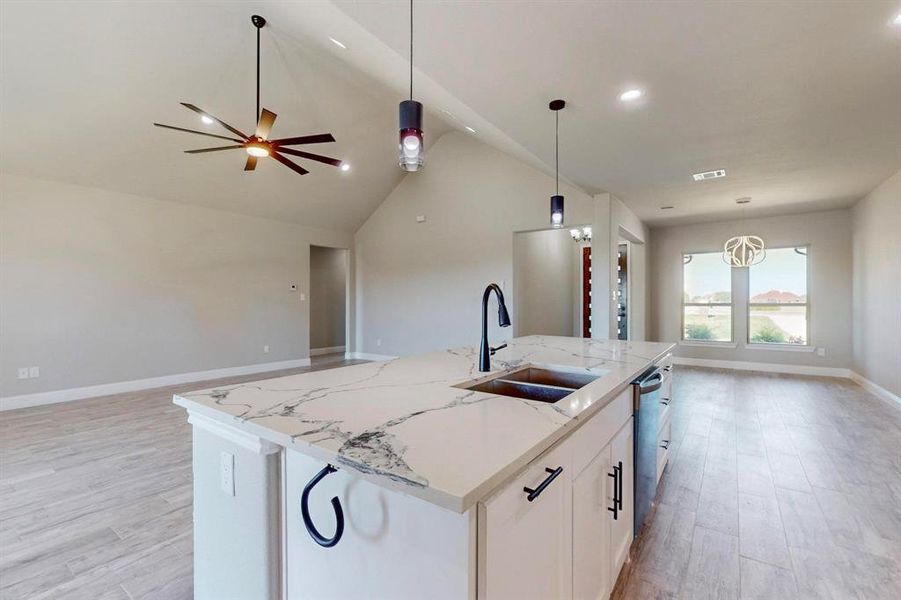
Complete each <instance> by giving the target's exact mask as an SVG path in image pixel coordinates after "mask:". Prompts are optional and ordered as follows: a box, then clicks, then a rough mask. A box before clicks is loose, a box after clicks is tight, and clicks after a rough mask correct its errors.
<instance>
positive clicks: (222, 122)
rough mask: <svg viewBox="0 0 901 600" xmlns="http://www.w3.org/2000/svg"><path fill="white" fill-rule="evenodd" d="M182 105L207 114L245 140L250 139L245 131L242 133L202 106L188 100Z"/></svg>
mask: <svg viewBox="0 0 901 600" xmlns="http://www.w3.org/2000/svg"><path fill="white" fill-rule="evenodd" d="M181 105H182V106H184V107H185V108H187V109H189V110H193V111H194V112H196V113H197V114H199V115H206V116H208V117H209V118H211V119H212V120H214V121H216V122H217V123H219V124H220V125H222V126H223V127H225V128H226V129H228V130H229V131H231V132H232V133H234V134H235V135H236V136H238V137H240V138H243V139H245V140H246V139H248V137H247V136H246V135H244V134H243V133H241V132H240V131H238V130H237V129H235V128H234V127H232V126H231V125H229V124H228V123H226V122H225V121H223V120H221V119H217V118H216V117H214V116H213V115H211V114H210V113H208V112H207V111H205V110H203V109H202V108H197V107H196V106H194V105H193V104H188V103H187V102H182V103H181Z"/></svg>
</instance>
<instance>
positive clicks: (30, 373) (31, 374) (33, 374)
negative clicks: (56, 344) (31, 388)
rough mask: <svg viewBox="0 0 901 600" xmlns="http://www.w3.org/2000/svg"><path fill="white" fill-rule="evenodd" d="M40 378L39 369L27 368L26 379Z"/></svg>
mask: <svg viewBox="0 0 901 600" xmlns="http://www.w3.org/2000/svg"><path fill="white" fill-rule="evenodd" d="M40 376H41V369H40V368H39V367H29V368H28V378H29V379H36V378H38V377H40Z"/></svg>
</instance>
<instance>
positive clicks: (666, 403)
mask: <svg viewBox="0 0 901 600" xmlns="http://www.w3.org/2000/svg"><path fill="white" fill-rule="evenodd" d="M670 402H672V400H670V399H669V398H661V399H660V404H662V405H663V406H669V403H670Z"/></svg>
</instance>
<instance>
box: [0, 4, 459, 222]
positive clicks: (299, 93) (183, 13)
mask: <svg viewBox="0 0 901 600" xmlns="http://www.w3.org/2000/svg"><path fill="white" fill-rule="evenodd" d="M299 8H302V5H298V4H295V5H293V6H292V5H286V4H284V3H278V2H272V3H247V2H215V3H211V2H203V3H201V2H15V3H13V2H3V3H2V8H0V10H2V13H0V22H2V30H0V38H2V42H0V44H2V46H0V81H2V96H0V102H2V104H0V106H2V110H0V130H2V136H0V137H2V140H0V169H2V170H3V171H5V172H11V173H18V174H25V175H32V176H36V177H43V178H49V179H55V180H61V181H67V182H72V183H78V184H82V185H90V186H96V187H101V188H105V189H112V190H116V191H122V192H128V193H134V194H141V195H146V196H151V197H155V198H162V199H167V200H174V201H179V202H186V203H193V204H200V205H205V206H210V207H215V208H220V209H224V210H230V211H234V212H240V213H244V214H251V215H257V216H263V217H270V218H277V219H282V220H287V221H293V222H297V223H301V224H307V225H311V226H316V227H323V228H330V229H338V230H344V231H354V230H356V229H357V228H358V227H359V226H360V225H361V224H362V223H363V221H365V219H366V218H367V217H368V216H369V215H370V214H371V213H372V211H373V210H375V208H376V207H377V206H378V204H379V203H380V202H381V201H382V200H384V198H385V196H387V194H388V193H389V192H390V191H391V190H392V189H393V188H394V187H395V186H396V185H397V183H398V181H399V180H400V178H401V177H402V176H403V175H402V172H401V171H400V169H399V168H398V167H397V161H396V152H397V150H396V148H397V103H398V102H399V101H400V100H402V99H403V97H402V95H401V94H399V93H398V92H396V91H395V90H393V89H392V88H391V87H389V86H387V85H385V84H384V83H382V82H380V81H378V80H377V79H375V78H373V77H371V76H369V75H367V74H365V73H364V72H362V71H360V70H359V69H357V68H356V67H353V66H351V65H350V64H349V63H347V62H346V61H343V60H341V59H340V57H339V56H338V55H336V54H335V53H334V52H330V51H329V50H328V48H326V47H324V46H323V44H327V45H331V43H330V42H328V40H327V37H325V38H323V36H317V37H316V38H315V39H312V38H311V37H310V36H309V35H308V34H307V33H306V32H304V31H303V30H302V28H299V27H296V26H294V22H293V19H296V18H302V17H303V14H302V12H301V11H298V10H297V9H299ZM256 11H259V12H260V13H261V14H263V15H264V16H266V17H267V18H269V20H270V24H271V26H269V27H267V28H265V29H264V30H263V36H262V49H263V52H262V64H263V68H262V105H263V107H266V108H269V109H270V110H273V111H274V112H276V113H277V114H278V119H277V120H276V122H275V126H274V128H273V136H274V137H287V136H294V135H303V134H312V133H322V132H332V133H333V134H334V136H335V138H336V139H337V142H336V143H332V144H320V145H316V146H306V148H309V149H310V151H312V152H316V153H321V154H325V155H328V156H333V157H336V158H340V159H343V160H346V161H348V162H349V163H350V164H351V166H352V169H351V171H350V172H348V173H342V172H341V171H339V170H338V169H336V168H334V167H330V166H327V165H323V164H320V163H316V162H312V163H311V162H308V161H302V160H299V159H296V160H298V162H300V164H302V165H303V166H304V167H305V168H307V169H308V170H309V171H310V173H309V174H307V175H304V176H299V175H297V174H295V173H294V172H292V171H290V170H289V169H287V168H286V167H284V166H282V165H279V164H278V163H276V162H275V161H272V160H261V161H260V164H259V166H258V167H257V170H256V171H255V172H252V173H245V172H244V171H243V165H244V160H245V159H246V154H245V153H244V152H243V151H241V150H232V151H225V152H216V153H211V154H204V155H188V154H184V153H183V152H182V150H186V149H191V148H204V147H213V146H221V145H227V144H228V142H225V141H220V140H216V139H213V138H204V137H201V136H195V135H191V134H186V133H179V132H173V131H166V130H162V129H159V128H156V127H153V126H152V123H153V122H154V121H158V122H162V123H168V124H172V125H177V126H181V127H187V128H191V129H200V130H207V131H210V132H211V133H222V134H226V135H228V133H227V132H226V131H221V130H219V131H217V130H216V126H205V125H203V124H202V123H201V122H200V120H199V118H198V116H197V115H195V114H194V113H191V112H190V111H188V110H187V109H185V108H183V107H181V106H180V105H179V102H191V103H194V104H196V105H198V106H200V107H202V108H204V109H205V110H208V111H210V113H212V114H214V115H216V116H218V117H219V118H221V119H222V120H224V121H226V122H228V123H230V124H231V125H233V126H235V127H237V128H238V129H242V130H244V131H245V132H249V131H252V130H253V128H254V120H253V113H254V103H255V92H254V83H255V70H254V68H255V31H256V30H255V29H254V28H253V26H252V25H251V23H250V15H251V14H252V13H253V12H256ZM298 13H300V14H298ZM336 50H337V48H336ZM429 124H430V127H431V131H430V133H431V135H430V136H429V137H428V138H427V141H429V140H434V139H436V138H437V137H438V135H440V134H441V133H443V132H445V131H448V130H449V129H450V127H449V126H448V125H447V124H445V123H443V122H442V121H441V120H440V119H438V118H437V117H434V116H432V117H431V118H429Z"/></svg>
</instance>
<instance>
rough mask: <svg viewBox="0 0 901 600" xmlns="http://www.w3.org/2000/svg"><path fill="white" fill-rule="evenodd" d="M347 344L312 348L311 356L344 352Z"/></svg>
mask: <svg viewBox="0 0 901 600" xmlns="http://www.w3.org/2000/svg"><path fill="white" fill-rule="evenodd" d="M344 349H345V346H329V347H327V348H310V356H322V355H323V354H335V353H337V352H344Z"/></svg>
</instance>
